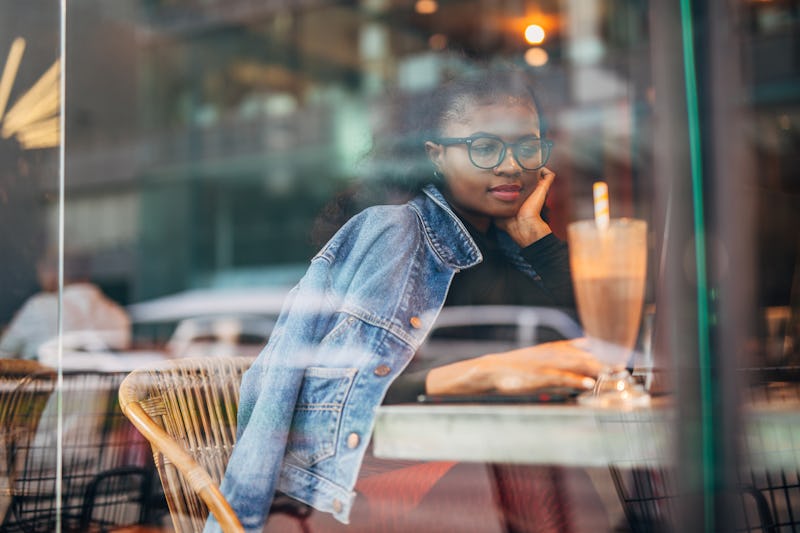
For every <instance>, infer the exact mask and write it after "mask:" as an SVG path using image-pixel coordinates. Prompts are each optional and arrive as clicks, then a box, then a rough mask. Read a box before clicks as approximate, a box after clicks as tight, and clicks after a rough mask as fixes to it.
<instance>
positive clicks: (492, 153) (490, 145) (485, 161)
mask: <svg viewBox="0 0 800 533" xmlns="http://www.w3.org/2000/svg"><path fill="white" fill-rule="evenodd" d="M436 142H437V143H438V144H441V145H442V146H453V145H456V144H466V145H467V151H468V153H469V160H470V161H472V164H473V165H475V166H476V167H478V168H482V169H484V170H488V169H491V168H495V167H496V166H498V165H499V164H500V163H502V162H503V159H505V157H506V151H507V150H508V148H511V153H513V154H514V160H516V162H517V163H518V164H519V166H520V167H522V168H523V169H525V170H538V169H540V168H542V167H543V166H545V165H546V164H547V160H548V159H549V158H550V150H551V149H552V148H553V141H549V140H546V139H540V138H538V137H533V136H530V137H523V138H522V139H520V140H518V141H517V142H515V143H507V142H505V141H503V139H501V138H500V137H496V136H494V135H473V136H471V137H444V138H441V139H438V140H437V141H436Z"/></svg>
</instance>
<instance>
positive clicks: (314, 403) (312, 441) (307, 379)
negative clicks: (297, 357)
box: [286, 367, 356, 466]
mask: <svg viewBox="0 0 800 533" xmlns="http://www.w3.org/2000/svg"><path fill="white" fill-rule="evenodd" d="M355 375H356V369H355V368H322V367H309V368H307V369H306V370H305V373H304V375H303V384H302V386H301V387H300V394H299V396H298V398H297V404H296V405H295V409H294V415H293V417H292V426H291V430H290V432H289V441H288V443H287V449H286V452H287V454H289V455H290V456H292V457H293V458H294V460H295V461H297V462H299V463H300V465H302V466H311V465H313V464H315V463H318V462H320V461H322V460H323V459H327V458H329V457H331V456H333V455H334V454H335V453H336V440H337V436H338V434H339V424H340V422H341V418H342V410H343V408H344V404H345V400H346V399H347V395H348V393H349V392H350V386H351V385H352V384H353V378H354V377H355Z"/></svg>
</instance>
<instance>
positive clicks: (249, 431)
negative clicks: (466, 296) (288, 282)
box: [206, 186, 535, 532]
mask: <svg viewBox="0 0 800 533" xmlns="http://www.w3.org/2000/svg"><path fill="white" fill-rule="evenodd" d="M508 240H509V241H510V238H509V239H508ZM512 242H513V241H512ZM518 259H519V260H518V261H517V264H519V265H520V267H523V266H525V262H524V261H523V260H522V259H521V258H518ZM481 261H482V257H481V253H480V251H479V250H478V247H477V246H476V244H475V243H474V241H473V240H472V238H471V237H470V235H469V233H468V232H467V230H466V228H465V227H464V225H463V224H462V222H461V221H460V220H459V219H458V217H456V215H455V214H454V213H453V212H452V210H451V208H450V206H449V205H448V203H447V201H446V200H445V199H444V197H443V196H442V195H441V193H440V192H439V191H438V190H437V189H436V188H435V187H433V186H428V187H426V188H425V189H424V191H423V194H420V195H419V196H417V197H416V198H415V199H413V200H412V201H410V202H408V203H407V204H404V205H396V206H377V207H372V208H369V209H366V210H365V211H363V212H362V213H360V214H358V215H356V216H355V217H354V218H352V219H351V220H350V221H349V222H348V223H347V224H345V225H344V226H343V227H342V228H341V229H340V230H339V232H338V233H337V234H336V235H335V236H334V237H333V238H332V239H331V240H330V241H329V242H328V243H327V244H326V245H325V247H324V248H322V250H320V251H319V253H318V254H317V255H316V256H315V257H314V258H313V259H312V261H311V264H310V266H309V269H308V271H307V272H306V274H305V276H304V277H303V279H302V280H301V281H300V282H299V284H298V285H297V286H296V287H294V288H293V289H292V291H291V292H290V294H289V296H288V298H287V302H286V303H285V305H284V308H283V310H282V312H281V316H280V318H279V320H278V323H277V325H276V327H275V330H274V331H273V334H272V336H271V338H270V341H269V343H268V344H267V346H266V347H265V348H264V350H263V351H262V353H261V354H260V356H259V357H258V358H257V359H256V361H255V362H254V363H253V366H252V367H251V368H250V369H249V370H248V371H247V373H246V374H245V376H244V378H243V380H242V386H241V398H240V404H239V418H238V424H239V432H238V440H237V444H236V447H235V449H234V451H233V454H232V456H231V458H230V462H229V464H228V468H227V471H226V473H225V477H224V479H223V482H222V485H221V490H222V493H223V494H224V495H225V497H226V498H227V499H228V501H229V502H230V503H231V505H232V507H233V509H234V511H235V512H236V514H237V516H238V517H239V519H240V520H241V522H242V525H243V526H244V527H245V529H246V530H248V531H260V529H261V527H262V526H263V523H264V521H265V520H266V517H267V513H268V510H269V506H270V503H271V501H272V497H273V494H274V492H275V490H279V491H282V492H283V493H285V494H287V495H289V496H291V497H293V498H296V499H298V500H300V501H303V502H305V503H307V504H309V505H311V506H313V507H315V508H316V509H318V510H321V511H325V512H329V513H333V515H334V516H335V518H337V519H338V520H339V521H341V522H344V523H347V522H348V516H349V513H350V509H351V506H352V504H353V500H354V496H355V493H354V492H353V487H354V486H355V483H356V479H357V477H358V472H359V468H360V466H361V462H362V459H363V456H364V452H365V450H366V448H367V444H368V442H369V439H370V435H371V433H372V429H373V424H374V420H375V410H376V409H377V408H378V406H379V405H380V404H381V402H382V399H383V397H384V395H385V393H386V391H387V389H388V388H389V385H390V384H391V383H392V381H393V380H394V379H395V378H396V377H397V376H398V375H399V374H400V373H401V372H402V371H403V369H404V368H405V367H406V365H407V364H408V363H409V361H410V360H411V358H412V356H413V355H414V353H415V352H416V350H417V349H418V348H419V346H420V344H422V342H423V340H424V339H425V337H426V336H427V334H428V332H429V331H430V328H431V326H432V324H433V323H434V321H435V320H436V317H437V316H438V314H439V312H440V310H441V308H442V305H443V304H444V301H445V296H446V295H447V291H448V288H449V286H450V283H451V281H452V279H453V276H454V275H455V274H456V273H457V272H459V271H460V270H463V269H466V268H470V267H472V266H475V265H477V264H478V263H480V262H481ZM527 270H531V267H530V266H527ZM531 275H535V273H533V272H532V271H531ZM206 531H207V532H208V531H219V525H218V524H217V523H216V521H215V520H214V519H213V517H211V518H210V519H209V522H208V524H207V525H206Z"/></svg>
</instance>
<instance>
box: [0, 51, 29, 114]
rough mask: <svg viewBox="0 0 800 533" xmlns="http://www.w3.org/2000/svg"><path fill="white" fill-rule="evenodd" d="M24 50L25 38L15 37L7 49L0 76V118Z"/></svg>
mask: <svg viewBox="0 0 800 533" xmlns="http://www.w3.org/2000/svg"><path fill="white" fill-rule="evenodd" d="M24 51H25V39H23V38H22V37H17V38H16V39H14V42H13V43H11V49H10V50H9V51H8V59H6V66H5V67H4V68H3V75H2V76H1V77H0V120H2V119H3V114H4V113H5V111H6V104H8V95H9V94H11V87H12V86H13V85H14V79H15V78H16V77H17V70H18V69H19V64H20V61H22V54H23V52H24Z"/></svg>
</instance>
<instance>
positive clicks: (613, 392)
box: [567, 218, 650, 407]
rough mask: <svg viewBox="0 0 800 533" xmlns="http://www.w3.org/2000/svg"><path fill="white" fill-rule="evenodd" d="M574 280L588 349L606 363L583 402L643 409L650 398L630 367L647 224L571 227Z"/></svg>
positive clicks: (625, 220) (624, 220)
mask: <svg viewBox="0 0 800 533" xmlns="http://www.w3.org/2000/svg"><path fill="white" fill-rule="evenodd" d="M567 241H568V242H569V259H570V268H571V270H572V282H573V286H574V288H575V298H576V300H577V304H578V314H579V315H580V318H581V322H582V323H583V328H584V331H585V332H586V337H587V338H588V340H589V348H590V350H591V351H592V353H593V354H594V355H595V356H596V357H597V358H598V359H599V360H600V361H601V362H602V363H603V364H604V366H605V367H606V368H605V370H604V371H603V372H602V373H601V374H600V376H599V377H598V380H597V384H596V385H595V388H594V390H593V391H590V392H587V393H585V394H584V395H582V396H581V397H580V398H579V401H580V402H581V403H585V404H590V405H595V406H602V407H639V406H645V405H648V404H649V403H650V396H649V395H648V394H647V393H646V392H644V390H643V389H642V388H641V386H639V385H637V384H636V383H635V382H634V381H633V379H632V378H631V376H630V374H629V373H628V371H627V370H626V368H625V367H626V363H627V362H628V360H629V358H630V356H631V355H632V353H633V349H634V347H635V345H636V339H637V337H638V334H639V324H640V322H641V319H642V307H643V305H644V290H645V275H646V267H647V223H646V222H645V221H644V220H636V219H629V218H619V219H612V220H611V221H610V222H609V224H608V226H607V227H599V226H598V224H597V223H596V222H595V221H594V220H581V221H578V222H573V223H571V224H569V225H568V226H567Z"/></svg>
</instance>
